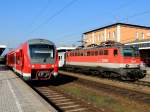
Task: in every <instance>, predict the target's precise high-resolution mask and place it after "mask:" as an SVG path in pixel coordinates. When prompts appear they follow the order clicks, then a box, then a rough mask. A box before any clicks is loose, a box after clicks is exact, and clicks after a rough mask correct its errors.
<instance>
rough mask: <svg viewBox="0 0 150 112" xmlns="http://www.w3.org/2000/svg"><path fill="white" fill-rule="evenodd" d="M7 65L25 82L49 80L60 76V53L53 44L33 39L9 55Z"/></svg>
mask: <svg viewBox="0 0 150 112" xmlns="http://www.w3.org/2000/svg"><path fill="white" fill-rule="evenodd" d="M6 60H7V62H6V64H7V66H9V67H10V68H12V69H13V70H14V71H15V72H17V73H18V74H19V75H20V76H21V77H22V78H23V79H24V80H48V79H50V78H52V77H53V76H57V75H58V53H57V51H56V47H55V45H54V43H53V42H51V41H49V40H45V39H31V40H28V41H27V42H25V43H23V44H22V45H21V46H20V47H19V48H17V49H16V50H12V51H10V52H8V53H7V56H6Z"/></svg>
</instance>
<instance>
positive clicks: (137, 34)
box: [135, 32, 139, 40]
mask: <svg viewBox="0 0 150 112" xmlns="http://www.w3.org/2000/svg"><path fill="white" fill-rule="evenodd" d="M135 39H136V40H137V39H139V33H138V32H136V33H135Z"/></svg>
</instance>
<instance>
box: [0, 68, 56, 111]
mask: <svg viewBox="0 0 150 112" xmlns="http://www.w3.org/2000/svg"><path fill="white" fill-rule="evenodd" d="M2 68H3V69H2ZM0 112H57V111H56V110H55V109H54V108H53V107H52V106H51V105H49V104H48V103H47V102H46V101H45V100H44V99H42V97H40V96H39V95H38V94H37V93H36V92H35V91H33V90H32V89H31V88H30V87H29V86H28V85H27V84H26V83H25V82H24V81H22V80H21V79H20V78H19V77H18V76H17V75H15V74H14V73H13V72H12V71H10V70H8V69H5V67H4V66H3V67H2V66H0Z"/></svg>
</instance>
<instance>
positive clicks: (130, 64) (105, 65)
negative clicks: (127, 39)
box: [65, 45, 146, 80]
mask: <svg viewBox="0 0 150 112" xmlns="http://www.w3.org/2000/svg"><path fill="white" fill-rule="evenodd" d="M65 67H66V68H71V69H75V70H77V69H80V70H81V71H94V72H95V73H96V72H98V73H99V74H102V76H104V77H111V76H112V77H119V78H121V79H122V80H137V79H140V78H143V77H144V76H145V75H146V70H145V69H144V65H143V63H142V61H141V59H140V56H139V55H138V52H137V51H136V50H135V49H134V48H127V47H125V46H123V45H108V46H102V47H95V48H86V49H78V50H73V51H69V52H67V54H66V65H65Z"/></svg>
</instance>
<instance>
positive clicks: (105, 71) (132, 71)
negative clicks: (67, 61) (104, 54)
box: [62, 65, 146, 81]
mask: <svg viewBox="0 0 150 112" xmlns="http://www.w3.org/2000/svg"><path fill="white" fill-rule="evenodd" d="M62 69H64V70H69V71H74V72H79V73H84V74H87V75H96V76H100V77H103V78H117V79H120V80H123V81H135V80H138V79H142V78H144V77H145V75H146V70H141V69H139V68H104V67H87V66H75V65H65V66H64V67H63V68H62Z"/></svg>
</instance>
